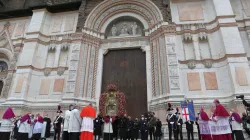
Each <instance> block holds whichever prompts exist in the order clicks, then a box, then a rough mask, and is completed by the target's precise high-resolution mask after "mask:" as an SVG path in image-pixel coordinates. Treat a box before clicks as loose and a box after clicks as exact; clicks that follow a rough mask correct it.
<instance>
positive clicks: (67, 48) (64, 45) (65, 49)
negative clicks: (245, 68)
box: [61, 43, 70, 52]
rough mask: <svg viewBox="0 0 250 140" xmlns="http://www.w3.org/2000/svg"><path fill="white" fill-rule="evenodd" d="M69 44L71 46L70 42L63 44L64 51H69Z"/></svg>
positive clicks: (62, 49)
mask: <svg viewBox="0 0 250 140" xmlns="http://www.w3.org/2000/svg"><path fill="white" fill-rule="evenodd" d="M69 46H70V44H69V43H63V44H62V46H61V51H63V52H66V51H68V50H69Z"/></svg>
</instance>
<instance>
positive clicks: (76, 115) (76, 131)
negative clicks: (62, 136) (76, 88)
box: [68, 105, 82, 140]
mask: <svg viewBox="0 0 250 140" xmlns="http://www.w3.org/2000/svg"><path fill="white" fill-rule="evenodd" d="M81 124H82V118H81V117H80V111H79V106H78V105H74V109H72V110H71V111H70V117H69V127H68V132H69V140H79V138H80V130H81Z"/></svg>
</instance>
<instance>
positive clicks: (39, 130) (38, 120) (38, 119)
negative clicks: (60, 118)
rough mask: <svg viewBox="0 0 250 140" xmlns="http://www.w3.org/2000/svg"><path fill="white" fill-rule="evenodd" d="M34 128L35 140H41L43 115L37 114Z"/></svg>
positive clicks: (33, 137)
mask: <svg viewBox="0 0 250 140" xmlns="http://www.w3.org/2000/svg"><path fill="white" fill-rule="evenodd" d="M34 123H35V125H34V129H33V136H32V139H33V140H39V139H40V138H41V133H42V129H43V117H41V116H40V114H37V117H36V118H35V120H34Z"/></svg>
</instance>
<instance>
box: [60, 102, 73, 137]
mask: <svg viewBox="0 0 250 140" xmlns="http://www.w3.org/2000/svg"><path fill="white" fill-rule="evenodd" d="M73 109H74V106H73V105H69V110H66V111H65V115H64V122H63V136H62V137H63V140H69V133H68V128H69V119H70V111H71V110H73Z"/></svg>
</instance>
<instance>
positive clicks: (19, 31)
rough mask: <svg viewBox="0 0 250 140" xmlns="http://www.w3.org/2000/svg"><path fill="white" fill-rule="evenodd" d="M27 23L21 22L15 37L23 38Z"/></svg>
mask: <svg viewBox="0 0 250 140" xmlns="http://www.w3.org/2000/svg"><path fill="white" fill-rule="evenodd" d="M24 27H25V22H19V23H18V25H17V28H16V33H15V37H19V36H22V35H23V34H24Z"/></svg>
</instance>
